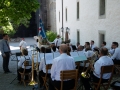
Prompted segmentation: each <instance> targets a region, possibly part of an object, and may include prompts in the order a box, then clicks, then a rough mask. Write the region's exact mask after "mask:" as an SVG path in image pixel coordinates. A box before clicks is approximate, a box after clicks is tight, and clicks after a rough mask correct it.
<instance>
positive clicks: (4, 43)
mask: <svg viewBox="0 0 120 90" xmlns="http://www.w3.org/2000/svg"><path fill="white" fill-rule="evenodd" d="M0 50H1V53H2V57H3V70H4V73H9V72H10V70H9V68H8V65H9V58H10V52H11V51H10V46H9V43H8V35H7V34H3V39H2V40H1V42H0Z"/></svg>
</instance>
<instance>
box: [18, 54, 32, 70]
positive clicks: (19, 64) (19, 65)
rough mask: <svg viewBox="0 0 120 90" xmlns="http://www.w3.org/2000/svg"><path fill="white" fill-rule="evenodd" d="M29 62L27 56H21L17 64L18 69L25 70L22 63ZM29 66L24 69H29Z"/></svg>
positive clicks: (29, 59)
mask: <svg viewBox="0 0 120 90" xmlns="http://www.w3.org/2000/svg"><path fill="white" fill-rule="evenodd" d="M25 60H26V61H30V62H31V58H30V57H29V56H22V57H21V59H20V61H19V62H18V67H22V68H25V67H24V61H25ZM30 68H31V66H26V69H30Z"/></svg>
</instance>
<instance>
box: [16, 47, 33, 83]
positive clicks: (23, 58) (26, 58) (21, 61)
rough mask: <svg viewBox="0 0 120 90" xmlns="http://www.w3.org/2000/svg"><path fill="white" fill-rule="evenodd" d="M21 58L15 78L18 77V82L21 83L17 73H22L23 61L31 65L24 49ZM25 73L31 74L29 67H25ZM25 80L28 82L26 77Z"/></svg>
mask: <svg viewBox="0 0 120 90" xmlns="http://www.w3.org/2000/svg"><path fill="white" fill-rule="evenodd" d="M22 52H23V53H22V54H23V56H22V57H21V59H20V61H19V62H18V67H19V68H18V70H17V75H18V76H17V77H18V81H21V75H20V73H19V72H23V71H24V68H25V67H24V62H25V61H29V62H30V63H31V58H30V57H29V56H28V51H27V50H26V49H23V51H22ZM25 72H26V73H27V72H31V66H26V69H25ZM25 80H28V76H25Z"/></svg>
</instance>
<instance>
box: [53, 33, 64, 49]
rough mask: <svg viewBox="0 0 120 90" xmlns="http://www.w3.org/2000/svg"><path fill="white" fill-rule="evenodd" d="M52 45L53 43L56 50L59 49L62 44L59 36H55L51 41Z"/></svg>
mask: <svg viewBox="0 0 120 90" xmlns="http://www.w3.org/2000/svg"><path fill="white" fill-rule="evenodd" d="M53 43H55V46H56V48H58V49H59V47H60V45H61V43H62V40H61V38H60V36H59V35H57V38H56V39H55V40H54V41H53Z"/></svg>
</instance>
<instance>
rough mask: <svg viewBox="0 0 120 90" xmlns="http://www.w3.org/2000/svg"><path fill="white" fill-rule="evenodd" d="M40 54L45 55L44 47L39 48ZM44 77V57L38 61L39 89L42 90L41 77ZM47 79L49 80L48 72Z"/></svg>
mask: <svg viewBox="0 0 120 90" xmlns="http://www.w3.org/2000/svg"><path fill="white" fill-rule="evenodd" d="M41 52H42V53H47V52H46V50H45V47H41ZM45 75H46V64H45V59H44V57H42V59H41V61H40V65H39V81H40V88H41V89H42V88H43V83H44V81H43V79H42V77H45ZM47 77H48V78H50V70H48V74H47Z"/></svg>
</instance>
